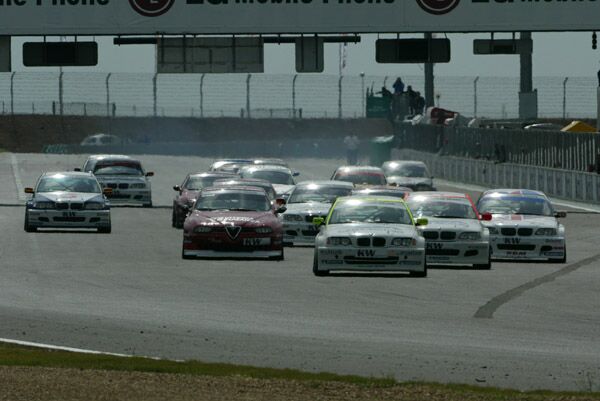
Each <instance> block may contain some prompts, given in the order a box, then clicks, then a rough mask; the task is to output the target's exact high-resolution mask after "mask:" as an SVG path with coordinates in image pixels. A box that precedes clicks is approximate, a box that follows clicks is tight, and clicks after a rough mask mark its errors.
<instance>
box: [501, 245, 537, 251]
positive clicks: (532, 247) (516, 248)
mask: <svg viewBox="0 0 600 401" xmlns="http://www.w3.org/2000/svg"><path fill="white" fill-rule="evenodd" d="M498 249H500V250H502V251H533V250H535V245H522V244H498Z"/></svg>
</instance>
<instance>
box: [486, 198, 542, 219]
mask: <svg viewBox="0 0 600 401" xmlns="http://www.w3.org/2000/svg"><path fill="white" fill-rule="evenodd" d="M478 206H479V212H480V213H492V214H521V215H532V216H552V214H553V211H552V206H551V205H550V202H548V200H547V199H545V198H541V197H533V196H530V197H527V196H486V197H484V198H482V199H481V200H480V201H479V204H478Z"/></svg>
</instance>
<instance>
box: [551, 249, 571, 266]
mask: <svg viewBox="0 0 600 401" xmlns="http://www.w3.org/2000/svg"><path fill="white" fill-rule="evenodd" d="M550 263H567V250H566V249H565V256H563V258H562V259H550Z"/></svg>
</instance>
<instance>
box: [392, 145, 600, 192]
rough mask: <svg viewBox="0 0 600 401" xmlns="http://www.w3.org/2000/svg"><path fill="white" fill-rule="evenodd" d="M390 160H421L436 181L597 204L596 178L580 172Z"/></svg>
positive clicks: (420, 155)
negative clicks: (524, 190)
mask: <svg viewBox="0 0 600 401" xmlns="http://www.w3.org/2000/svg"><path fill="white" fill-rule="evenodd" d="M392 158H394V159H410V160H422V161H424V162H425V163H426V164H427V165H428V166H429V168H430V170H431V172H432V174H434V176H435V177H436V178H442V179H445V180H448V181H454V182H459V183H465V184H475V185H481V186H484V187H486V188H527V189H533V190H539V191H543V192H544V193H546V194H547V195H548V196H552V197H556V198H562V199H567V200H571V201H576V202H585V203H595V204H599V203H600V175H599V174H595V173H587V172H582V171H573V170H563V169H555V168H548V167H534V166H527V165H521V164H513V163H496V162H493V161H488V160H481V159H480V160H475V159H467V158H462V157H452V156H440V155H436V154H431V153H426V152H419V151H413V150H405V149H404V150H395V151H394V152H393V155H392Z"/></svg>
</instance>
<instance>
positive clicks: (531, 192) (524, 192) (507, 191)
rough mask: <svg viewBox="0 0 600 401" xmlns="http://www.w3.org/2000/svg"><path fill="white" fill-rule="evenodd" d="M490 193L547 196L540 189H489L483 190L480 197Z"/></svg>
mask: <svg viewBox="0 0 600 401" xmlns="http://www.w3.org/2000/svg"><path fill="white" fill-rule="evenodd" d="M492 194H501V195H513V196H531V197H538V198H548V197H547V196H546V194H545V193H543V192H541V191H535V190H533V189H490V190H488V191H485V192H484V193H483V195H481V197H482V198H483V197H484V196H489V195H492Z"/></svg>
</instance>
